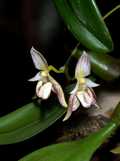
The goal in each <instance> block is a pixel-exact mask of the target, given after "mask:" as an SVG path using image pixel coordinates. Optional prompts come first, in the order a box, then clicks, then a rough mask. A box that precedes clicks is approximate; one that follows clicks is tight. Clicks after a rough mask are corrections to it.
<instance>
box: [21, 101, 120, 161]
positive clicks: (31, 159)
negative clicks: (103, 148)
mask: <svg viewBox="0 0 120 161" xmlns="http://www.w3.org/2000/svg"><path fill="white" fill-rule="evenodd" d="M119 110H120V103H119V104H118V106H117V109H116V111H119ZM114 118H117V119H113V121H110V122H109V123H108V124H107V125H106V126H105V127H104V128H102V129H100V130H99V131H98V132H96V133H93V134H91V135H89V136H88V137H86V138H84V139H82V140H78V141H73V142H68V143H61V144H55V145H51V146H48V147H45V148H42V149H40V150H37V151H35V152H33V153H31V154H29V155H27V156H25V157H24V158H22V159H20V160H19V161H90V158H91V157H92V155H93V153H94V152H95V151H96V149H97V148H98V147H99V146H100V145H101V144H102V143H103V142H104V141H105V140H106V139H107V138H108V137H110V136H111V134H113V132H114V131H115V130H116V128H117V127H118V126H116V123H117V125H118V122H119V125H120V117H118V115H116V112H115V113H114ZM116 120H117V122H116Z"/></svg>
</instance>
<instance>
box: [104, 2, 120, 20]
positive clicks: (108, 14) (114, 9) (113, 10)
mask: <svg viewBox="0 0 120 161" xmlns="http://www.w3.org/2000/svg"><path fill="white" fill-rule="evenodd" d="M119 8H120V4H119V5H117V6H116V7H114V8H113V9H112V10H110V11H109V12H108V13H107V14H106V15H105V16H103V20H105V19H106V18H108V17H109V16H110V15H111V14H112V13H114V12H115V11H116V10H118V9H119Z"/></svg>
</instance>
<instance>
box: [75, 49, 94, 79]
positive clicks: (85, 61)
mask: <svg viewBox="0 0 120 161" xmlns="http://www.w3.org/2000/svg"><path fill="white" fill-rule="evenodd" d="M90 70H91V65H90V57H89V55H88V54H87V53H86V52H85V51H83V54H82V56H81V57H80V59H79V60H78V63H77V65H76V69H75V78H77V79H79V77H86V76H88V75H89V74H90Z"/></svg>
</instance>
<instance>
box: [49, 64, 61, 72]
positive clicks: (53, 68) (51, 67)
mask: <svg viewBox="0 0 120 161" xmlns="http://www.w3.org/2000/svg"><path fill="white" fill-rule="evenodd" d="M48 69H49V71H54V72H55V73H64V68H60V69H59V70H58V69H56V68H55V67H54V66H52V65H49V67H48Z"/></svg>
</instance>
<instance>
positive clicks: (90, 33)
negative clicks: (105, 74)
mask: <svg viewBox="0 0 120 161" xmlns="http://www.w3.org/2000/svg"><path fill="white" fill-rule="evenodd" d="M53 1H54V3H55V5H56V7H57V10H58V11H59V13H60V15H61V16H62V17H63V20H64V22H65V24H66V25H67V27H68V29H69V30H70V31H71V32H72V33H73V35H74V36H75V37H76V39H77V40H78V41H79V42H80V43H82V44H83V45H84V46H85V47H87V48H88V49H90V50H92V51H96V52H97V53H106V52H109V51H111V50H112V48H113V44H112V40H111V37H110V34H109V32H108V29H107V27H106V25H105V23H104V21H103V19H102V16H101V14H100V12H99V10H98V8H97V5H96V4H95V1H94V0H74V1H73V0H68V1H67V0H53Z"/></svg>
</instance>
